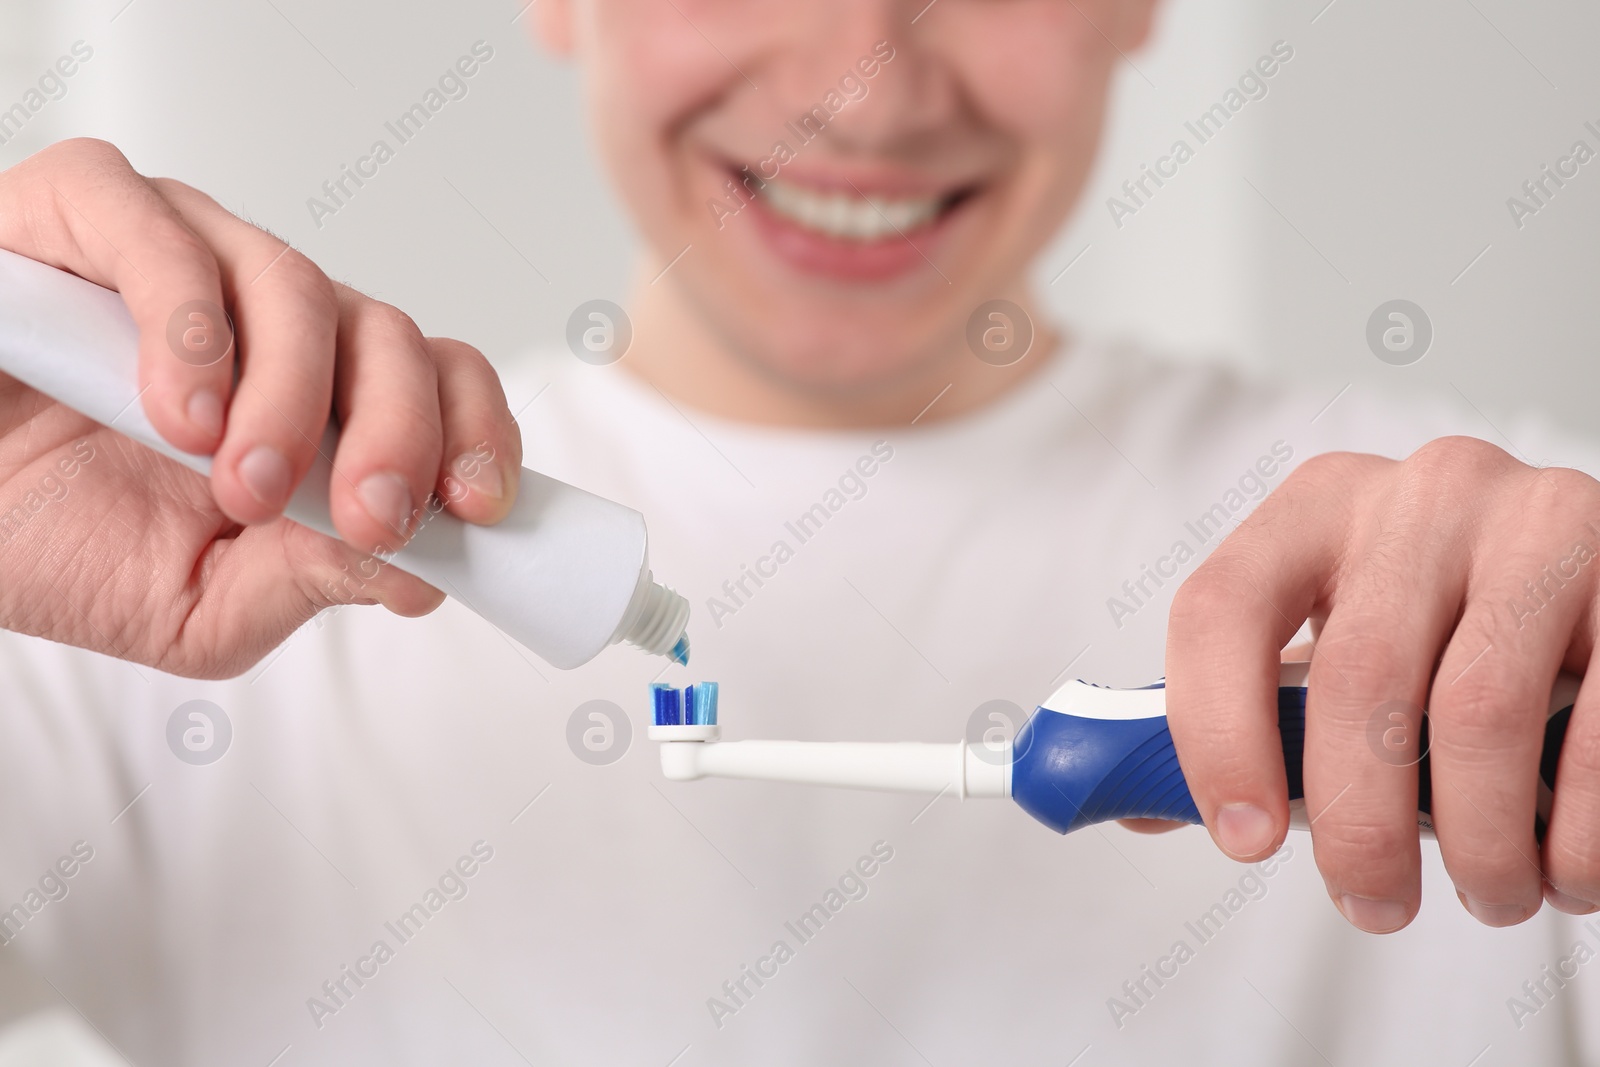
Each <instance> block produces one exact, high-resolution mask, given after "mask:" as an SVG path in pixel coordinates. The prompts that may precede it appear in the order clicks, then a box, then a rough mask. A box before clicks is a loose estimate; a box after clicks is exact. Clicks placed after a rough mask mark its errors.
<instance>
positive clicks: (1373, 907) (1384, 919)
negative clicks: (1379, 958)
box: [1339, 893, 1407, 934]
mask: <svg viewBox="0 0 1600 1067" xmlns="http://www.w3.org/2000/svg"><path fill="white" fill-rule="evenodd" d="M1339 910H1340V911H1342V912H1344V917H1345V918H1346V919H1349V920H1350V925H1352V926H1355V927H1357V928H1359V929H1362V930H1365V931H1366V932H1367V933H1369V934H1387V933H1392V932H1394V931H1395V930H1398V929H1400V928H1401V927H1402V926H1404V925H1405V924H1406V916H1407V910H1406V906H1405V905H1404V904H1402V903H1400V902H1399V901H1398V900H1374V899H1373V898H1371V897H1358V896H1356V895H1355V894H1354V893H1346V894H1345V895H1344V896H1342V897H1340V898H1339Z"/></svg>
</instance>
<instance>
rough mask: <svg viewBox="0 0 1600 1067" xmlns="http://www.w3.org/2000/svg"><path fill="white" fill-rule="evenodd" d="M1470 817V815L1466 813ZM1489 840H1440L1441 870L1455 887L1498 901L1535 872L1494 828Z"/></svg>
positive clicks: (1512, 894)
mask: <svg viewBox="0 0 1600 1067" xmlns="http://www.w3.org/2000/svg"><path fill="white" fill-rule="evenodd" d="M1469 818H1470V816H1469ZM1489 834H1490V836H1491V837H1492V838H1493V839H1494V840H1492V841H1490V840H1488V839H1484V840H1483V842H1482V843H1481V844H1476V845H1465V846H1463V845H1462V844H1459V843H1456V844H1452V843H1451V842H1450V841H1449V840H1448V839H1446V840H1444V841H1442V842H1441V854H1442V855H1443V857H1444V866H1445V871H1446V872H1447V873H1448V874H1449V875H1450V880H1451V881H1452V882H1454V883H1455V886H1456V888H1457V889H1459V890H1461V891H1462V892H1463V893H1465V894H1466V895H1467V896H1469V897H1472V898H1474V899H1476V900H1481V901H1483V902H1484V903H1486V904H1498V903H1502V902H1505V901H1509V900H1510V899H1512V898H1514V897H1516V896H1517V895H1518V889H1517V887H1519V886H1525V885H1526V884H1527V883H1529V882H1533V881H1536V880H1537V879H1538V877H1539V873H1538V872H1537V871H1535V869H1534V868H1533V867H1532V866H1530V865H1529V861H1528V860H1527V859H1526V858H1525V857H1524V856H1523V855H1522V853H1521V852H1519V851H1518V850H1517V849H1515V848H1513V847H1512V846H1511V845H1510V844H1508V843H1507V842H1506V840H1505V839H1504V838H1503V837H1501V836H1500V835H1499V834H1498V833H1495V832H1494V831H1492V830H1491V831H1489Z"/></svg>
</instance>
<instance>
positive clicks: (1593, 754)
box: [1558, 724, 1600, 792]
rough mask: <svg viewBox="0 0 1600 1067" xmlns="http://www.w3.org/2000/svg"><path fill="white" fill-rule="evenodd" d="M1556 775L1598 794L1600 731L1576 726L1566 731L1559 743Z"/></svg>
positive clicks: (1599, 783) (1599, 789) (1599, 788)
mask: <svg viewBox="0 0 1600 1067" xmlns="http://www.w3.org/2000/svg"><path fill="white" fill-rule="evenodd" d="M1558 773H1559V774H1560V775H1561V777H1562V778H1563V779H1564V780H1565V781H1571V782H1572V783H1573V784H1574V785H1586V787H1587V788H1589V789H1592V790H1596V791H1597V792H1600V730H1594V729H1585V728H1582V724H1578V725H1575V727H1574V728H1573V729H1569V730H1568V731H1567V735H1566V737H1564V738H1563V739H1562V741H1561V764H1560V769H1559V771H1558ZM1569 788H1570V787H1569Z"/></svg>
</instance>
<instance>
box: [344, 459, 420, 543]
mask: <svg viewBox="0 0 1600 1067" xmlns="http://www.w3.org/2000/svg"><path fill="white" fill-rule="evenodd" d="M356 495H357V496H359V497H360V498H361V506H362V507H364V508H366V509H367V514H368V515H371V516H372V517H373V518H374V519H377V520H378V521H379V522H381V523H383V525H384V526H386V527H387V528H389V529H390V530H393V531H394V532H395V533H398V534H402V535H403V534H405V533H406V532H407V524H408V522H409V520H410V518H411V486H410V484H409V483H408V482H407V481H406V480H405V479H404V478H402V477H400V475H398V474H395V473H394V472H393V471H380V472H379V473H377V474H369V475H367V476H366V477H365V478H363V479H361V484H360V485H358V486H356Z"/></svg>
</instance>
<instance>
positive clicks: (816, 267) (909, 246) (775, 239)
mask: <svg viewBox="0 0 1600 1067" xmlns="http://www.w3.org/2000/svg"><path fill="white" fill-rule="evenodd" d="M971 200H972V197H968V198H966V199H965V200H963V201H962V202H961V203H959V204H957V205H955V206H954V207H953V208H950V209H948V210H946V211H944V212H943V213H942V214H940V215H939V217H938V218H936V219H934V220H932V221H931V222H927V223H924V224H923V225H921V226H918V227H917V228H916V229H915V230H909V231H907V232H905V233H903V234H899V233H895V234H890V235H889V236H887V237H885V238H883V239H881V240H876V241H846V240H842V239H840V238H837V237H830V236H829V235H827V234H824V233H818V232H817V231H816V230H811V229H807V228H805V227H803V226H801V225H799V224H798V223H796V222H793V221H791V220H790V219H787V218H784V217H783V216H782V215H779V214H778V213H776V212H775V211H773V210H772V208H771V206H770V205H768V204H767V202H766V200H765V199H763V198H762V197H760V196H757V197H756V198H755V199H754V200H753V201H751V203H750V205H749V211H750V214H751V215H752V216H753V219H752V221H753V222H754V223H755V228H756V230H757V231H758V232H759V233H760V235H761V238H762V240H763V241H764V242H765V243H766V246H767V248H768V249H770V250H771V251H772V253H773V254H774V255H775V256H777V258H778V259H779V260H781V261H782V262H784V263H786V264H788V265H789V266H790V267H793V268H794V269H796V270H799V271H801V272H803V273H806V274H813V275H819V276H823V277H829V278H837V279H841V280H849V281H888V280H890V279H895V278H900V277H902V276H904V275H908V274H910V273H911V272H913V271H915V270H917V269H918V268H919V267H920V268H922V269H924V270H927V271H928V272H929V273H933V272H934V271H935V270H936V269H937V268H935V267H934V266H933V262H932V261H933V256H934V252H935V251H936V250H937V248H938V246H939V244H940V241H941V238H942V237H943V235H944V233H945V232H946V231H947V230H948V229H949V228H950V224H951V220H952V219H953V218H954V217H955V216H956V215H958V214H960V213H961V211H962V210H963V209H964V208H965V207H966V205H967V203H968V202H970V201H971Z"/></svg>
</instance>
